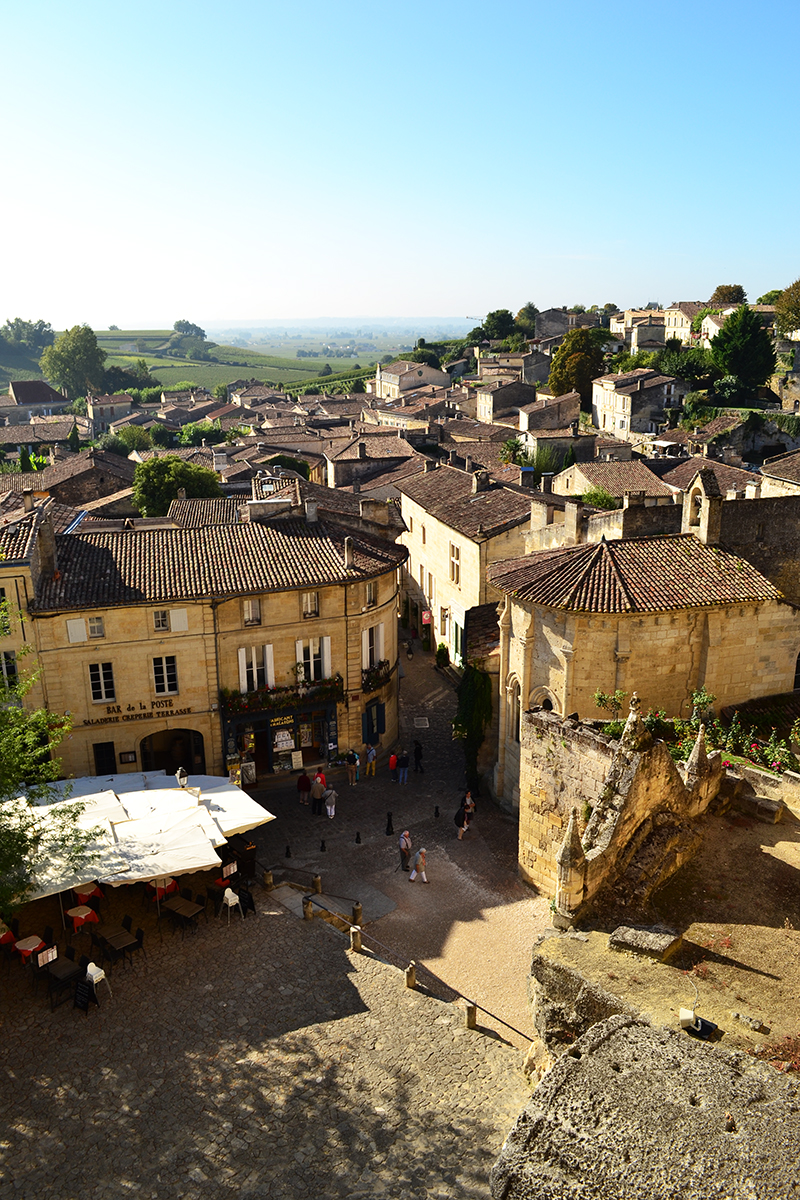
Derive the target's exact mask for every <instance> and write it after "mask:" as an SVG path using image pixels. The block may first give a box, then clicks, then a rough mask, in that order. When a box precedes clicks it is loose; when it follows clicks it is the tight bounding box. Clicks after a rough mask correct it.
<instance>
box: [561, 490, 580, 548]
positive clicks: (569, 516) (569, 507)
mask: <svg viewBox="0 0 800 1200" xmlns="http://www.w3.org/2000/svg"><path fill="white" fill-rule="evenodd" d="M582 520H583V501H582V500H567V502H566V504H565V505H564V544H565V545H567V546H577V545H578V543H579V542H580V541H582V540H583V529H582V527H581V524H582Z"/></svg>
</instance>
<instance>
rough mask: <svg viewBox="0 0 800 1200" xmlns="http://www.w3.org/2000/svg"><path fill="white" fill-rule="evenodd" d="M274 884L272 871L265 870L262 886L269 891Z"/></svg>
mask: <svg viewBox="0 0 800 1200" xmlns="http://www.w3.org/2000/svg"><path fill="white" fill-rule="evenodd" d="M274 886H275V884H274V882H273V879H272V871H265V872H264V887H265V888H266V889H267V891H268V892H271V891H272V889H273V888H274Z"/></svg>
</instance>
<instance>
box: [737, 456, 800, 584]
mask: <svg viewBox="0 0 800 1200" xmlns="http://www.w3.org/2000/svg"><path fill="white" fill-rule="evenodd" d="M764 480H765V485H766V484H768V483H769V479H768V477H767V476H765V477H764ZM719 540H720V544H721V545H722V546H724V547H725V549H726V550H730V551H731V552H732V553H733V554H739V555H741V557H742V558H746V559H747V560H748V562H751V563H753V565H754V566H755V567H757V568H758V570H759V571H761V572H762V574H764V575H766V577H767V579H769V580H771V581H772V583H774V584H775V586H776V587H777V588H780V590H781V591H782V592H783V594H784V595H785V596H786V597H787V599H789V600H791V601H792V602H793V603H795V604H797V603H800V495H791V496H773V497H764V496H762V498H761V499H759V500H727V501H725V503H724V504H723V505H722V523H721V526H720V539H719Z"/></svg>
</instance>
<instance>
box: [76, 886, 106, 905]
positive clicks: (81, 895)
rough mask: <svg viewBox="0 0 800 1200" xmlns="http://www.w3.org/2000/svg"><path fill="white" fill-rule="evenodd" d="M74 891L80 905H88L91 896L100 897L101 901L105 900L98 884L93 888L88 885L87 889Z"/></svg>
mask: <svg viewBox="0 0 800 1200" xmlns="http://www.w3.org/2000/svg"><path fill="white" fill-rule="evenodd" d="M72 890H73V892H74V893H75V897H76V899H77V901H78V903H79V904H86V902H87V900H88V899H89V897H90V896H99V897H100V899H101V900H104V899H105V896H104V895H103V893H102V892H101V891H100V888H99V887H98V886H97V884H96V883H95V884H92V886H91V887H89V885H88V884H87V885H86V887H82V888H73V889H72Z"/></svg>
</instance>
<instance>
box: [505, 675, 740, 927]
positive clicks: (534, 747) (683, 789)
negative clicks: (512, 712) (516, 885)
mask: <svg viewBox="0 0 800 1200" xmlns="http://www.w3.org/2000/svg"><path fill="white" fill-rule="evenodd" d="M722 775H723V769H722V762H721V757H720V755H719V754H718V753H715V754H713V755H711V757H710V758H708V757H707V756H706V754H705V744H704V739H703V734H702V730H701V733H700V736H699V737H698V742H697V745H696V746H695V749H694V751H693V753H692V756H691V758H690V760H689V762H688V764H687V765H686V768H685V770H684V773H683V776H682V775H681V773H680V772H679V770H678V768H677V767H676V765H675V763H674V762H673V760H672V758H671V756H670V754H669V751H668V750H667V747H666V745H665V744H664V743H663V742H660V741H659V742H653V740H652V738H651V737H650V735H649V734H648V733H647V731H646V730H645V728H644V726H643V725H642V722H641V718H640V716H639V709H638V698H636V697H634V698H633V699H632V701H631V713H630V716H629V718H628V722H627V724H626V727H625V731H624V733H623V735H622V737H621V739H620V740H619V742H618V743H617V742H612V741H610V740H609V739H608V738H607V737H606V736H605V735H603V734H600V733H598V732H596V731H595V730H593V729H591V728H588V727H587V726H585V725H582V724H580V723H579V722H578V721H575V720H569V719H568V720H565V721H562V720H560V719H559V718H557V717H555V716H554V715H553V714H552V713H545V712H541V711H537V712H530V713H526V714H525V715H524V719H523V721H522V728H521V736H520V771H519V777H520V814H519V867H520V872H521V874H522V876H523V878H524V879H525V880H526V881H527V882H528V883H532V884H534V885H535V886H536V887H537V888H539V889H540V890H541V891H543V892H545V893H546V894H547V895H550V896H552V897H554V898H555V900H556V904H557V906H558V907H559V909H560V910H561V911H562V912H563V913H565V914H566V915H568V916H570V917H571V916H572V915H574V913H575V912H576V911H583V910H585V909H586V908H587V907H589V906H590V905H592V904H593V903H594V904H597V903H605V902H606V901H607V900H608V899H610V898H612V897H616V898H617V899H620V898H621V899H622V901H623V903H626V904H630V905H632V906H633V907H635V906H637V905H642V904H644V903H645V902H646V901H647V899H648V898H649V896H650V895H651V894H652V892H653V891H655V890H656V888H657V887H660V886H661V885H662V884H663V883H664V882H665V881H666V879H668V878H669V876H670V875H671V874H673V873H674V871H676V870H677V869H678V868H679V867H680V866H682V865H683V864H684V863H685V862H686V861H688V859H689V858H690V857H691V856H692V854H694V853H695V852H696V850H697V849H698V847H699V845H700V837H699V833H698V830H697V827H696V823H695V820H694V819H695V818H696V817H697V816H699V815H700V814H701V813H702V812H704V811H705V809H706V808H707V807H708V805H709V803H710V802H711V800H712V799H713V798H714V797H715V796H716V794H717V792H718V791H719V786H720V781H721V779H722ZM565 848H566V849H568V851H569V853H568V854H565ZM565 897H568V901H569V902H568V903H567V902H566V901H565Z"/></svg>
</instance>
